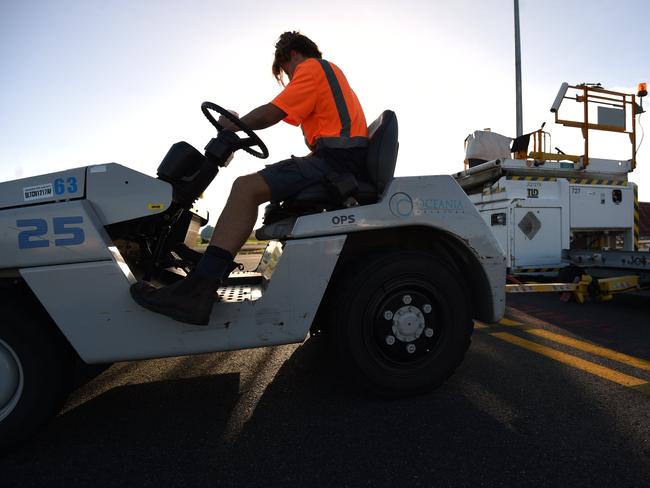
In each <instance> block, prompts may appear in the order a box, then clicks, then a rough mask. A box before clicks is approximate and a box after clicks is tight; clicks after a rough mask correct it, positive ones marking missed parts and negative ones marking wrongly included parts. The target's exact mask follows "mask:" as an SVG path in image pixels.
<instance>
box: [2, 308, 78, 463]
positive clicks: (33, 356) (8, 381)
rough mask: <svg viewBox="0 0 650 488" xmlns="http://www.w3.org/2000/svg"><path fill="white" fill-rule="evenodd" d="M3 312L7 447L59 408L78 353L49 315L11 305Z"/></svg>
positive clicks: (4, 433)
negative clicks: (22, 309)
mask: <svg viewBox="0 0 650 488" xmlns="http://www.w3.org/2000/svg"><path fill="white" fill-rule="evenodd" d="M0 312H1V315H0V382H2V383H3V385H4V390H3V391H2V392H1V393H0V453H3V452H6V451H8V450H9V449H10V448H13V447H15V446H17V445H19V444H20V443H22V442H23V441H25V440H27V439H29V438H30V437H31V436H32V435H33V434H34V433H35V432H36V431H37V430H38V429H39V428H41V427H42V426H43V425H44V424H45V423H46V422H47V421H48V420H49V419H51V418H52V417H53V416H54V415H56V414H57V413H58V412H59V411H60V409H61V407H62V406H63V404H64V402H65V400H66V397H67V395H68V393H69V391H70V388H71V385H72V380H73V379H74V377H73V376H74V375H73V372H74V354H73V353H72V351H71V349H70V346H69V345H68V344H67V342H66V341H65V339H63V337H62V336H60V334H59V333H58V331H56V330H54V329H53V328H52V327H51V324H48V323H43V322H42V321H43V320H49V318H48V317H42V316H41V314H38V317H36V316H31V317H30V316H29V315H28V311H26V310H25V311H24V312H20V313H19V312H17V311H15V310H11V309H8V307H6V306H5V307H0ZM12 371H15V373H16V375H14V373H12ZM12 378H13V379H12ZM8 385H9V386H8ZM1 386H2V385H0V387H1ZM0 390H2V388H0Z"/></svg>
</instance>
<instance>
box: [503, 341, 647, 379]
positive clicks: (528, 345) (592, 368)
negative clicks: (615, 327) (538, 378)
mask: <svg viewBox="0 0 650 488" xmlns="http://www.w3.org/2000/svg"><path fill="white" fill-rule="evenodd" d="M490 335H492V336H494V337H497V338H499V339H501V340H503V341H506V342H509V343H511V344H515V345H517V346H520V347H523V348H524V349H528V350H529V351H533V352H536V353H538V354H541V355H542V356H546V357H549V358H551V359H555V360H556V361H558V362H560V363H563V364H566V365H568V366H572V367H574V368H576V369H580V370H582V371H586V372H587V373H591V374H593V375H595V376H599V377H601V378H604V379H606V380H609V381H613V382H614V383H618V384H619V385H623V386H628V387H641V386H642V385H648V382H647V381H645V380H642V379H640V378H635V377H634V376H630V375H627V374H624V373H620V372H618V371H615V370H613V369H609V368H606V367H605V366H601V365H599V364H596V363H592V362H591V361H587V360H585V359H582V358H579V357H576V356H572V355H571V354H567V353H564V352H561V351H556V350H555V349H551V348H550V347H546V346H543V345H541V344H537V343H536V342H532V341H528V340H526V339H523V338H521V337H517V336H515V335H512V334H509V333H507V332H492V333H491V334H490ZM646 388H647V387H645V386H644V387H643V388H637V389H638V390H639V391H642V392H643V391H644V390H645V389H646Z"/></svg>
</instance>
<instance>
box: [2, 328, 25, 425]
mask: <svg viewBox="0 0 650 488" xmlns="http://www.w3.org/2000/svg"><path fill="white" fill-rule="evenodd" d="M23 384H24V373H23V368H22V365H21V364H20V360H19V359H18V355H17V354H16V353H15V352H14V350H13V349H12V348H11V347H10V346H9V344H7V343H6V342H4V341H3V340H1V339H0V421H2V420H4V419H5V418H6V417H7V416H8V415H9V414H10V413H11V412H12V411H13V410H14V408H16V405H17V404H18V401H19V400H20V397H21V395H22V392H23Z"/></svg>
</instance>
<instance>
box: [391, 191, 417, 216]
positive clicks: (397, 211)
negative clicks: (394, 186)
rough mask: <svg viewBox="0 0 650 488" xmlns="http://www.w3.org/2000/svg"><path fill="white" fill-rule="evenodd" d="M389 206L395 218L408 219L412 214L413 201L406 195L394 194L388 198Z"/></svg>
mask: <svg viewBox="0 0 650 488" xmlns="http://www.w3.org/2000/svg"><path fill="white" fill-rule="evenodd" d="M389 206H390V211H391V213H392V214H393V215H395V216H396V217H408V216H409V215H411V212H413V200H411V197H410V196H408V195H407V194H406V193H395V194H394V195H393V196H392V197H390V203H389Z"/></svg>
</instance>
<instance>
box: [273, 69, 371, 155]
mask: <svg viewBox="0 0 650 488" xmlns="http://www.w3.org/2000/svg"><path fill="white" fill-rule="evenodd" d="M271 103H272V104H273V105H275V106H276V107H278V108H279V109H280V110H282V111H283V112H284V113H286V114H287V116H286V117H285V119H284V121H285V122H287V123H289V124H292V125H300V126H302V132H303V134H304V135H305V141H306V142H307V145H308V146H309V147H310V148H312V149H314V148H316V147H331V148H349V147H364V146H367V145H368V126H367V125H366V117H365V115H364V113H363V109H362V108H361V104H360V103H359V99H358V98H357V96H356V94H355V93H354V91H352V88H350V85H349V84H348V80H347V79H346V78H345V75H344V74H343V72H342V71H341V70H340V69H339V68H338V66H336V65H335V64H333V63H329V62H327V61H324V60H321V59H316V58H309V59H307V60H305V61H303V62H302V63H300V64H299V65H298V66H296V70H295V71H294V73H293V77H292V78H291V81H290V82H289V84H288V85H287V86H286V87H285V88H284V90H282V92H281V93H280V94H279V95H278V96H277V97H275V99H273V101H272V102H271Z"/></svg>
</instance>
